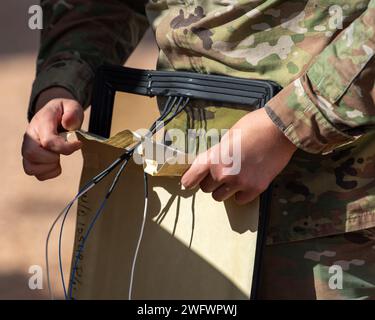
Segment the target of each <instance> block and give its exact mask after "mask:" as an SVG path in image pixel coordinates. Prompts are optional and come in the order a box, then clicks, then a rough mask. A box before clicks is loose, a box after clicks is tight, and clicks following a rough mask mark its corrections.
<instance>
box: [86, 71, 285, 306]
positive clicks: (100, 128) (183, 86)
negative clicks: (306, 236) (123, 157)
mask: <svg viewBox="0 0 375 320" xmlns="http://www.w3.org/2000/svg"><path fill="white" fill-rule="evenodd" d="M281 89H282V88H281V86H279V85H278V84H277V83H275V82H272V81H265V80H254V79H245V78H237V77H229V76H222V75H206V74H199V73H194V72H184V71H153V70H141V69H134V68H127V67H122V66H114V65H103V66H101V67H100V68H98V70H97V73H96V77H95V83H94V87H93V95H92V101H91V115H90V122H89V132H91V133H93V134H96V135H99V136H102V137H104V138H108V137H109V135H110V132H111V123H112V114H113V107H114V99H115V94H116V92H117V91H120V92H127V93H133V94H139V95H143V96H149V97H154V96H177V97H189V98H190V99H198V100H208V101H212V102H220V103H228V104H236V105H243V106H251V109H252V110H253V109H254V107H255V109H257V108H262V107H264V105H265V104H266V103H267V101H268V100H270V99H271V98H272V97H273V96H275V95H276V94H277V93H278V92H279V91H280V90H281ZM271 193H272V185H271V186H270V187H269V188H268V189H267V190H266V191H265V192H263V194H262V195H261V197H260V210H259V223H258V235H257V244H256V253H255V261H254V270H253V279H252V288H251V295H250V299H257V297H258V291H259V285H260V276H261V269H262V260H263V259H262V257H263V250H264V246H265V242H266V230H267V226H268V220H269V215H270V207H269V203H270V201H271Z"/></svg>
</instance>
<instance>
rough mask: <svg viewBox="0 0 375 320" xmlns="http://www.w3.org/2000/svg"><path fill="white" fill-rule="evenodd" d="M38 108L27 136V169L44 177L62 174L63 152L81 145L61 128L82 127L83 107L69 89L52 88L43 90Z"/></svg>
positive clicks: (25, 140)
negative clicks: (65, 137)
mask: <svg viewBox="0 0 375 320" xmlns="http://www.w3.org/2000/svg"><path fill="white" fill-rule="evenodd" d="M36 110H39V111H37V113H36V114H35V115H34V117H33V118H32V119H31V121H30V123H29V125H28V126H27V128H26V133H25V135H24V138H23V144H22V157H23V167H24V170H25V173H26V174H28V175H31V176H35V177H36V178H37V179H38V180H40V181H43V180H47V179H52V178H55V177H57V176H59V175H60V174H61V165H60V154H63V155H69V154H72V153H73V152H75V151H77V150H78V149H80V148H81V142H80V141H73V142H68V141H66V140H65V139H64V138H63V137H62V136H60V135H59V132H61V131H63V130H64V129H65V130H67V131H71V130H77V129H79V128H80V127H81V125H82V122H83V109H82V107H81V105H80V104H79V102H78V101H76V100H75V99H74V98H73V96H72V95H71V94H70V93H69V92H68V91H66V90H65V89H63V88H51V89H48V90H46V91H44V92H42V93H41V94H40V96H39V98H38V101H37V103H36Z"/></svg>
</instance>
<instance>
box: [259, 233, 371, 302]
mask: <svg viewBox="0 0 375 320" xmlns="http://www.w3.org/2000/svg"><path fill="white" fill-rule="evenodd" d="M374 268H375V229H368V230H362V231H356V232H352V233H346V234H341V235H334V236H329V237H322V238H318V239H310V240H305V241H297V242H291V243H282V244H277V245H273V246H267V247H266V249H265V251H264V268H263V269H264V270H263V277H262V279H261V282H260V290H259V298H260V299H272V300H275V299H298V300H306V299H308V300H315V299H318V300H348V299H356V300H375V281H374V280H375V278H374Z"/></svg>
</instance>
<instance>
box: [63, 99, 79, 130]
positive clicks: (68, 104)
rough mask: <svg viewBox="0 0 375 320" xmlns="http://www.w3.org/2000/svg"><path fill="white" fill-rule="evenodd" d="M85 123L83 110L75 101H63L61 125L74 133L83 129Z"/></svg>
mask: <svg viewBox="0 0 375 320" xmlns="http://www.w3.org/2000/svg"><path fill="white" fill-rule="evenodd" d="M82 122H83V108H82V106H81V105H80V104H79V103H78V101H75V100H67V99H65V100H64V101H63V114H62V117H61V125H62V126H63V128H64V129H65V130H68V131H73V130H77V129H79V128H80V127H81V125H82Z"/></svg>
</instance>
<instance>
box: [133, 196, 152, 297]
mask: <svg viewBox="0 0 375 320" xmlns="http://www.w3.org/2000/svg"><path fill="white" fill-rule="evenodd" d="M147 207H148V195H146V196H145V202H144V208H143V219H142V226H141V232H140V233H139V238H138V242H137V247H136V249H135V253H134V257H133V262H132V269H131V272H130V284H129V300H132V293H133V282H134V273H135V266H136V263H137V258H138V252H139V248H140V247H141V242H142V239H143V232H144V229H145V224H146V218H147Z"/></svg>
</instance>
